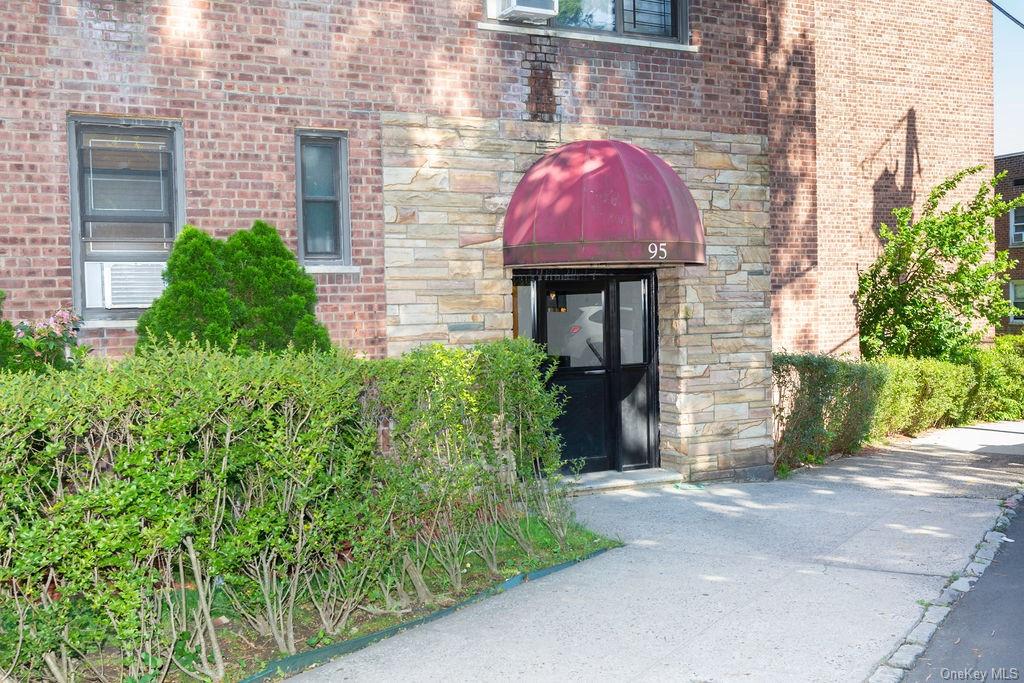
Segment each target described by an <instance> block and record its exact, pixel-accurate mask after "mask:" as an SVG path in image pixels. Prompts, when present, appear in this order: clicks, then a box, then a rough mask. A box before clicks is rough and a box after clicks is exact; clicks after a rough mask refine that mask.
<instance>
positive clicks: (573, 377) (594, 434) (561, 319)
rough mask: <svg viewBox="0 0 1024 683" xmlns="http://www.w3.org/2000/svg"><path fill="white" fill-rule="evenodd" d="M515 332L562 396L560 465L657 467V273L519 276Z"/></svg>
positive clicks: (597, 468)
mask: <svg viewBox="0 0 1024 683" xmlns="http://www.w3.org/2000/svg"><path fill="white" fill-rule="evenodd" d="M513 282H514V284H515V285H516V306H515V318H516V320H515V328H516V331H517V334H519V336H526V337H532V338H533V339H534V340H536V341H537V342H538V343H539V344H541V345H542V346H544V347H545V348H546V349H547V352H548V355H549V356H550V357H551V361H552V362H553V363H555V364H556V369H555V373H554V376H553V378H552V382H553V383H554V384H557V385H559V386H561V387H562V388H563V389H564V394H565V397H566V405H565V413H564V414H563V415H562V417H561V418H560V419H559V420H558V422H557V423H556V426H557V428H558V431H559V433H560V434H561V436H562V441H563V451H562V458H563V460H564V461H565V463H566V466H567V467H569V468H572V467H574V463H577V462H579V463H581V464H582V471H583V472H597V471H602V470H632V469H641V468H646V467H656V466H657V465H658V456H657V450H658V449H657V445H658V414H657V412H658V411H657V405H658V402H657V396H658V394H657V375H658V373H657V367H658V366H657V335H656V333H655V331H656V329H657V326H656V320H655V314H654V306H653V304H652V302H653V301H654V300H655V296H654V293H655V286H656V281H655V276H654V272H653V271H637V270H629V271H602V270H598V271H589V272H588V271H581V270H573V271H558V270H548V271H534V272H529V271H522V272H520V271H517V272H516V273H515V275H514V278H513Z"/></svg>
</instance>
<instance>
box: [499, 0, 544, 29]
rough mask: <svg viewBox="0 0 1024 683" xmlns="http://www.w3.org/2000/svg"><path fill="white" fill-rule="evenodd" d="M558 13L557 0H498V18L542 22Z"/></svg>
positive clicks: (530, 22)
mask: <svg viewBox="0 0 1024 683" xmlns="http://www.w3.org/2000/svg"><path fill="white" fill-rule="evenodd" d="M557 15H558V0H500V9H499V10H498V18H499V19H504V20H505V21H523V22H526V23H529V24H543V23H545V22H547V20H548V19H550V18H551V17H554V16H557Z"/></svg>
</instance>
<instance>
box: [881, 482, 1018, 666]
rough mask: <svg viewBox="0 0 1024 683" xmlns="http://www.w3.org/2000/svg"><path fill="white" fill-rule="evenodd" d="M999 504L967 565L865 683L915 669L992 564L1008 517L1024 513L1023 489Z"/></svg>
mask: <svg viewBox="0 0 1024 683" xmlns="http://www.w3.org/2000/svg"><path fill="white" fill-rule="evenodd" d="M999 505H1000V507H1001V508H1002V512H1001V513H1000V515H999V517H997V518H996V520H995V522H994V523H993V525H992V529H991V530H990V531H986V532H985V535H984V537H983V538H982V539H981V542H979V543H978V546H977V549H976V550H975V551H974V555H972V556H971V559H970V561H969V562H968V563H967V566H965V567H964V569H963V570H962V571H961V572H959V573H958V575H957V576H956V578H950V582H949V583H948V584H947V585H946V587H945V588H943V589H942V593H941V594H939V597H938V598H936V599H935V600H933V601H932V602H931V603H930V604H929V605H928V607H927V608H926V609H925V612H924V614H922V615H921V618H920V619H919V620H918V621H917V622H916V623H915V624H914V626H913V627H912V628H911V629H910V632H909V633H907V635H906V636H905V637H904V639H903V640H902V641H901V642H900V643H899V644H898V645H897V646H896V647H895V648H894V649H893V650H892V651H891V652H890V653H889V654H888V655H886V656H885V658H884V659H883V660H882V663H881V664H879V665H878V666H877V667H875V670H874V672H873V673H872V674H871V675H870V676H869V677H868V678H867V679H866V680H867V683H899V681H902V680H903V676H904V675H906V673H907V671H909V670H910V669H912V668H913V667H914V662H916V661H917V658H918V657H920V656H921V654H923V653H924V650H925V648H926V647H927V646H928V642H929V641H930V640H931V639H932V636H934V635H935V632H936V631H937V630H938V628H939V625H940V624H941V623H942V621H943V620H944V619H945V618H946V617H947V616H948V615H949V611H950V609H951V608H952V606H953V605H954V604H956V601H957V600H959V599H960V597H961V596H962V595H963V594H964V593H966V592H967V591H969V590H971V587H972V586H973V584H974V582H975V581H977V580H978V578H979V577H980V576H981V575H982V574H983V573H984V572H985V569H987V568H988V565H989V564H990V563H991V562H992V558H993V557H994V556H995V553H996V550H998V549H999V545H1000V544H1001V543H1002V542H1003V541H1004V540H1005V538H1006V536H1004V535H1003V531H1005V530H1006V528H1007V526H1009V524H1010V518H1012V517H1015V516H1016V515H1017V513H1018V511H1021V510H1024V487H1020V488H1019V489H1018V491H1017V493H1015V494H1013V495H1012V496H1009V497H1007V498H1006V499H1005V500H1003V501H1002V502H1001V503H1000V504H999ZM1022 542H1024V541H1022Z"/></svg>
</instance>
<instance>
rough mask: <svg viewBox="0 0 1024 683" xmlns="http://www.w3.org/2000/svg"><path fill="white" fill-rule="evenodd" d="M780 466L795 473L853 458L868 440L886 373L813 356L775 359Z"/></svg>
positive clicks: (827, 357) (777, 445) (874, 368)
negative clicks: (828, 460)
mask: <svg viewBox="0 0 1024 683" xmlns="http://www.w3.org/2000/svg"><path fill="white" fill-rule="evenodd" d="M772 373H773V376H774V381H775V387H776V391H777V392H778V400H777V402H776V407H775V423H776V445H775V449H776V463H777V464H780V463H781V464H785V465H786V466H787V467H789V468H792V467H795V466H798V465H799V464H800V463H804V462H821V461H823V459H824V458H825V456H827V455H829V454H831V453H836V452H849V451H852V450H855V449H856V448H858V447H859V446H860V444H861V443H862V442H863V441H864V439H865V438H866V436H867V432H868V429H869V427H870V423H871V416H872V415H873V414H874V405H875V402H876V400H877V394H878V389H879V387H880V385H881V384H882V382H883V381H884V373H883V372H880V371H879V369H878V368H876V367H874V366H871V365H867V364H863V363H852V362H847V361H843V360H839V359H837V358H832V357H829V356H818V355H813V354H800V355H792V354H777V355H776V356H775V359H774V363H773V365H772Z"/></svg>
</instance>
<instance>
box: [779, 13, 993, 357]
mask: <svg viewBox="0 0 1024 683" xmlns="http://www.w3.org/2000/svg"><path fill="white" fill-rule="evenodd" d="M770 14H771V22H770V23H771V30H770V32H769V35H770V42H771V43H772V48H773V54H772V69H771V70H770V74H771V78H772V92H773V93H774V94H773V101H772V103H771V106H770V112H771V117H772V122H771V126H770V129H771V131H772V137H771V141H772V143H773V146H774V147H775V149H774V150H773V155H774V157H773V158H774V160H775V161H774V163H773V165H772V166H773V174H774V175H773V193H774V194H773V198H772V199H773V216H772V219H773V220H772V224H773V227H772V231H773V237H774V241H773V254H772V255H773V261H774V268H773V293H774V305H775V316H774V326H773V337H774V344H775V346H776V348H786V349H790V350H804V351H819V352H845V351H849V352H856V350H857V336H856V325H855V317H854V314H855V311H854V305H853V294H854V292H855V291H856V283H857V271H858V269H859V268H863V267H864V266H866V265H867V264H869V263H870V262H871V261H872V260H873V259H874V257H875V256H876V255H877V253H878V249H879V242H878V238H877V226H878V224H879V223H880V222H881V221H885V220H888V219H889V216H890V212H891V210H892V209H893V208H894V207H896V206H906V205H912V206H915V207H918V208H919V207H920V206H921V204H922V203H923V201H924V199H925V198H926V197H927V194H928V191H929V190H930V189H931V187H933V186H934V185H935V184H937V183H938V182H940V181H941V180H943V179H944V178H946V177H948V176H949V175H951V174H952V173H954V172H955V171H957V170H960V169H962V168H964V167H967V166H972V165H975V164H986V165H988V166H989V167H991V163H992V161H991V158H992V145H993V143H992V107H993V104H992V18H991V8H990V7H989V6H988V5H986V4H985V3H967V4H962V3H931V4H929V5H920V4H914V3H910V4H903V5H900V6H899V7H898V8H896V7H895V6H894V5H893V4H892V3H890V2H882V1H881V0H866V1H864V2H857V3H851V2H846V1H845V0H775V2H773V3H772V5H771V10H770ZM787 65H792V66H793V68H791V69H787V68H786V66H787ZM812 118H813V121H814V124H813V126H811V125H810V124H809V121H810V120H811V119H812ZM786 169H790V170H791V171H792V169H800V171H799V172H797V173H792V172H790V173H788V174H787V173H785V172H784V171H785V170H786ZM808 176H813V177H815V178H816V180H815V181H812V180H809V179H808ZM973 183H974V181H971V184H973ZM976 190H977V185H976V184H975V185H974V187H973V188H972V187H970V185H968V186H966V187H965V189H964V191H963V192H962V194H961V196H962V197H968V196H970V195H972V194H973V192H974V191H976ZM798 302H799V303H798Z"/></svg>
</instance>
